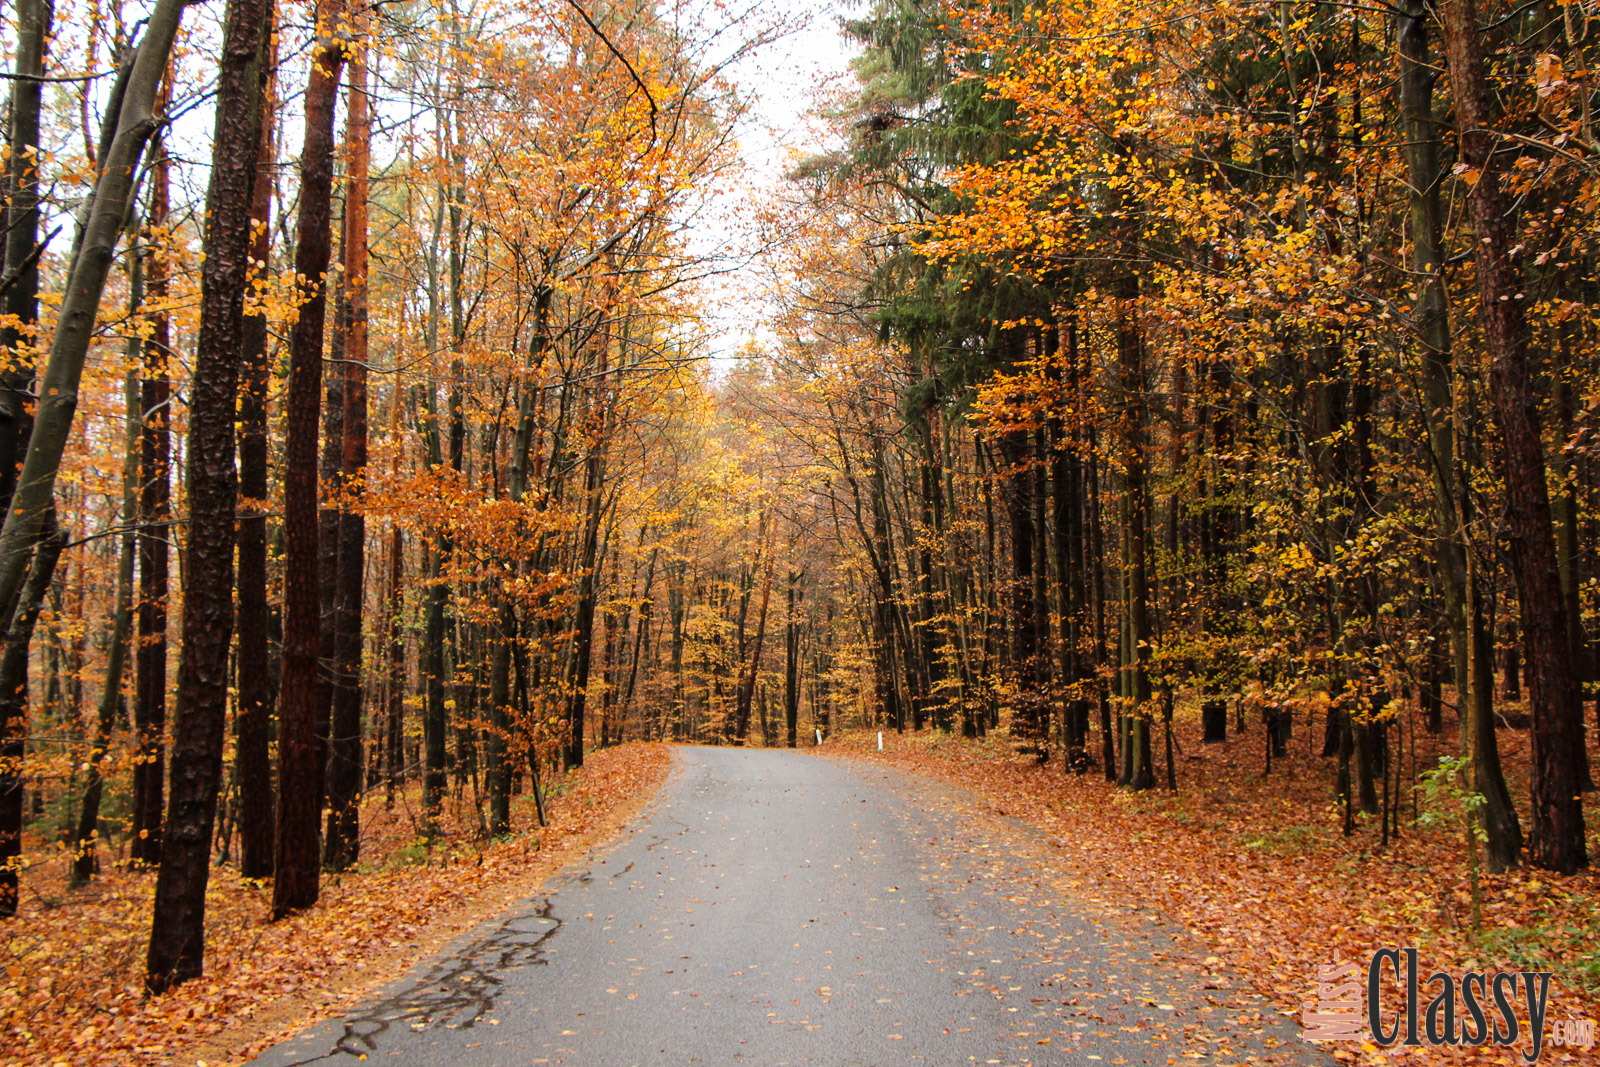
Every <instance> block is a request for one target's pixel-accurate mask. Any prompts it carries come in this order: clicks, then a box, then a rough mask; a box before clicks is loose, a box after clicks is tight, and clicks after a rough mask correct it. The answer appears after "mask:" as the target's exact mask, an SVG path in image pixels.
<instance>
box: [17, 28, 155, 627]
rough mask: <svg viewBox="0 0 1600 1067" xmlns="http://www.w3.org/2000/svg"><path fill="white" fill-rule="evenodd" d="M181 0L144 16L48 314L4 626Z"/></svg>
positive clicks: (67, 422)
mask: <svg viewBox="0 0 1600 1067" xmlns="http://www.w3.org/2000/svg"><path fill="white" fill-rule="evenodd" d="M184 6H185V0H157V3H156V6H155V8H154V9H153V10H152V11H151V12H150V18H149V20H148V21H147V22H146V23H145V32H144V38H143V39H142V40H141V41H140V43H139V45H138V48H137V52H136V54H135V56H134V59H133V62H132V63H131V64H130V65H129V66H128V76H127V78H126V81H125V82H123V83H122V90H121V92H120V93H116V94H114V95H113V101H114V102H119V104H120V106H117V107H116V109H115V116H116V117H115V120H114V122H113V121H111V115H110V113H109V112H108V115H107V119H108V121H107V123H106V130H107V131H110V136H109V137H108V138H106V139H105V140H106V142H107V143H106V149H107V150H106V151H105V152H104V153H103V154H102V155H101V169H100V171H99V176H98V177H97V179H96V181H95V187H94V193H93V194H92V195H91V196H90V197H89V198H88V200H87V201H86V202H85V204H84V207H83V210H82V213H81V214H80V215H79V228H78V236H77V240H76V241H75V247H74V253H73V256H72V261H71V263H70V265H69V267H68V271H67V283H66V286H65V288H64V290H63V293H62V300H61V308H60V312H59V314H58V316H57V319H56V332H55V336H54V337H53V338H52V339H51V342H50V355H49V358H48V360H47V361H46V363H45V370H44V375H43V378H42V380H41V382H40V385H39V390H38V395H39V400H38V403H37V406H36V407H35V410H34V416H33V428H32V432H31V435H30V436H29V439H28V449H27V456H26V458H25V459H24V460H23V462H22V471H21V474H20V475H19V476H18V479H17V488H16V492H15V494H14V495H13V496H12V498H11V505H10V507H9V508H8V510H7V511H6V517H5V525H4V526H3V527H0V612H4V613H6V618H5V620H4V621H6V623H7V624H8V625H9V621H10V620H9V614H10V612H11V611H12V610H13V609H12V607H11V605H14V604H16V603H17V601H18V594H19V593H20V592H21V588H22V585H23V583H24V580H25V578H26V575H27V573H28V560H29V559H30V557H31V555H32V552H33V548H34V546H35V544H36V543H37V541H38V540H39V537H40V534H41V532H42V530H43V529H44V522H45V516H46V515H47V514H48V513H49V512H50V510H51V508H52V507H53V495H54V493H55V483H56V474H57V472H59V471H60V469H61V457H62V454H63V452H64V451H65V449H66V445H67V439H68V437H69V436H70V435H71V432H72V420H73V416H74V414H75V413H76V411H77V407H78V387H79V385H80V383H81V382H82V379H83V368H84V361H85V359H86V357H87V356H88V354H89V345H90V343H91V342H92V341H93V340H94V335H95V321H96V318H97V317H98V314H99V310H100V296H101V294H102V293H103V292H104V290H105V284H106V276H107V274H108V273H109V272H110V269H111V262H112V258H113V256H114V254H115V252H116V246H117V242H118V238H119V237H120V236H121V233H122V228H123V222H124V221H125V220H126V219H127V217H128V207H129V204H130V202H131V201H132V198H133V195H134V191H135V190H134V182H135V180H136V178H137V176H138V173H139V161H140V159H141V158H142V157H143V155H144V149H145V144H146V142H148V141H149V139H150V135H151V133H152V132H154V130H155V127H156V121H155V116H154V107H155V99H156V91H157V88H158V87H159V85H160V83H161V79H162V75H163V73H164V72H165V71H166V68H167V58H168V56H169V55H170V54H171V51H172V41H173V38H174V37H175V36H176V35H177V32H178V23H179V21H180V20H181V18H182V15H183V8H184Z"/></svg>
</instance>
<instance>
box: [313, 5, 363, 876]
mask: <svg viewBox="0 0 1600 1067" xmlns="http://www.w3.org/2000/svg"><path fill="white" fill-rule="evenodd" d="M358 32H360V31H359V29H358ZM366 75H367V70H366V58H365V50H364V46H363V45H361V44H360V43H359V42H358V43H357V45H356V48H355V50H354V51H353V53H352V54H351V58H350V76H349V82H350V85H349V90H348V96H347V101H348V103H347V104H346V116H347V117H346V120H345V121H346V125H345V145H346V152H347V153H348V163H347V170H346V177H345V214H344V250H345V261H344V286H345V308H346V331H345V342H344V359H345V362H344V366H343V367H340V368H336V369H335V373H338V374H340V375H341V376H342V377H343V379H344V396H343V403H344V412H343V414H344V419H343V422H344V438H343V442H342V446H343V447H342V451H341V456H340V482H341V488H342V490H343V493H344V499H343V500H341V501H340V505H339V511H338V516H339V524H338V538H339V542H338V564H337V567H338V569H337V574H336V575H335V593H334V602H333V618H334V649H333V651H334V663H333V678H334V690H333V722H332V728H331V731H330V734H329V738H328V757H329V759H328V839H327V847H326V857H325V860H326V863H327V866H328V868H329V869H330V870H335V871H342V870H345V869H346V868H348V867H350V866H351V865H352V864H354V863H355V861H356V858H357V855H358V851H359V847H360V822H359V818H360V816H359V809H358V807H357V801H358V800H359V798H360V793H361V705H362V689H361V607H362V600H363V597H364V593H365V589H364V579H365V572H366V520H365V519H364V518H363V516H362V513H361V510H360V508H359V503H360V496H361V492H362V486H363V479H364V478H365V477H366V466H367V160H368V154H369V142H370V140H371V132H372V131H371V127H370V125H369V118H368V114H367V84H366V81H367V77H366Z"/></svg>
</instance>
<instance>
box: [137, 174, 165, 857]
mask: <svg viewBox="0 0 1600 1067" xmlns="http://www.w3.org/2000/svg"><path fill="white" fill-rule="evenodd" d="M157 151H158V153H159V155H158V158H157V159H156V160H155V162H154V165H153V166H152V167H151V168H150V217H149V225H150V226H164V225H165V224H166V221H167V210H168V173H167V172H168V160H167V153H166V151H165V146H164V145H162V146H160V147H159V148H158V149H157ZM149 261H150V269H149V284H148V286H147V291H148V293H149V300H150V303H151V304H154V305H160V304H163V303H164V302H165V301H166V299H167V270H168V266H167V260H166V250H165V248H164V247H159V246H154V245H152V246H151V248H150V249H149ZM169 346H170V324H169V322H168V316H167V313H166V311H165V310H164V309H161V308H159V307H158V308H157V309H156V310H155V311H154V313H153V314H152V315H151V316H150V343H149V344H147V345H145V346H144V360H145V378H144V382H143V384H142V387H141V390H142V396H141V398H140V406H141V408H142V409H143V416H144V417H143V425H144V432H143V435H142V439H141V442H140V451H139V461H140V471H141V481H142V484H141V487H140V493H139V526H140V529H139V647H138V651H137V652H136V653H135V657H136V658H135V667H134V674H135V678H134V731H135V734H136V738H135V742H136V744H137V746H138V747H137V751H136V754H135V759H134V765H133V825H132V831H133V840H132V842H131V845H130V847H129V853H130V855H131V856H132V858H133V859H134V860H135V861H136V862H138V863H143V864H146V865H148V866H154V865H155V864H157V863H159V862H160V861H161V818H162V806H163V805H162V801H163V798H164V793H165V786H166V731H167V580H168V566H167V561H168V547H167V546H168V543H169V540H170V538H171V537H172V529H171V528H170V527H169V526H167V525H166V523H167V520H168V518H169V517H170V514H171V513H170V502H171V496H172V488H171V474H172V472H171V467H172V440H171V438H172V433H171V429H170V427H171V425H172V410H171V403H170V401H171V397H172V387H171V383H170V381H169V379H168V373H169V371H168V369H167V368H168V357H169V356H170V355H171V353H170V351H169Z"/></svg>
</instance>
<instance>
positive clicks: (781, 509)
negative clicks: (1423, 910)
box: [0, 0, 1600, 992]
mask: <svg viewBox="0 0 1600 1067" xmlns="http://www.w3.org/2000/svg"><path fill="white" fill-rule="evenodd" d="M4 17H5V28H4V43H5V47H6V50H7V51H8V53H9V65H8V70H9V73H8V74H7V76H6V78H7V80H6V88H7V91H8V92H9V106H8V109H7V111H6V116H7V118H6V125H5V143H6V145H7V146H8V150H7V155H6V160H7V164H6V170H5V173H4V176H3V179H0V182H3V188H0V192H3V195H4V203H5V231H4V232H5V236H4V269H3V271H0V300H3V302H4V305H3V312H4V314H3V317H0V348H3V349H4V352H5V355H4V366H3V367H0V501H3V502H4V504H5V507H6V511H5V521H4V528H3V531H0V611H3V619H4V632H5V635H6V636H5V643H4V649H3V654H0V728H3V745H4V758H3V761H0V856H3V857H4V858H5V859H6V864H5V866H4V868H3V870H0V912H3V913H4V914H5V915H7V916H14V915H17V914H18V912H19V911H22V912H25V911H26V910H27V909H28V907H29V903H28V902H29V899H30V896H29V894H30V886H29V883H30V880H33V879H36V878H38V877H44V875H42V874H39V873H38V872H39V871H41V870H43V868H42V867H37V866H36V865H35V864H34V863H33V862H32V861H30V859H29V856H30V855H34V854H37V853H40V852H48V851H64V852H65V853H66V854H67V857H68V863H67V869H68V877H70V880H71V882H72V884H73V885H81V884H83V883H88V882H91V881H93V880H94V879H95V878H97V877H99V876H100V874H101V871H102V867H103V865H110V864H112V863H115V864H118V865H121V866H124V867H131V868H134V869H140V870H148V871H150V872H151V873H150V874H149V877H148V886H149V892H151V893H153V895H154V905H153V907H154V920H153V924H152V928H151V929H152V934H151V937H150V939H149V944H148V955H147V958H146V960H145V964H144V965H145V975H146V978H145V980H146V984H147V988H148V989H150V990H151V991H153V992H161V991H164V990H166V989H168V988H169V987H171V986H174V985H176V984H178V983H181V982H184V981H186V980H189V979H192V978H195V977H197V976H199V975H200V974H201V973H202V971H203V969H204V959H205V936H204V931H205V929H206V926H205V915H206V901H207V886H208V882H209V881H210V880H212V879H215V878H219V877H223V876H224V874H223V873H221V872H224V871H225V872H226V876H227V877H234V878H237V877H240V876H242V877H244V878H248V879H267V880H270V883H271V890H270V896H271V904H270V908H271V913H272V916H273V917H274V918H281V917H284V916H288V915H291V914H293V913H296V912H300V911H303V910H304V909H306V908H309V907H311V906H312V905H314V904H315V903H316V901H317V899H318V894H319V887H320V885H321V883H322V880H323V879H324V878H325V877H328V876H330V875H332V874H336V873H337V872H341V871H345V870H347V869H351V868H353V867H354V866H356V865H357V864H358V862H359V860H360V849H361V844H362V840H363V837H362V828H363V826H364V825H365V823H364V820H365V819H367V818H368V817H369V816H370V815H371V814H372V813H373V812H375V811H377V810H380V809H383V810H386V809H393V808H394V806H395V805H396V804H401V805H406V806H414V807H415V809H416V810H417V811H418V812H419V813H420V814H419V819H418V828H419V833H420V834H421V835H422V836H424V837H426V836H429V835H433V834H438V833H443V832H444V829H443V813H444V812H445V811H446V810H447V809H448V810H450V811H453V812H457V813H465V815H466V822H467V823H468V824H469V825H470V826H471V827H472V828H473V832H475V833H477V834H479V835H481V836H482V837H484V838H496V837H500V836H503V835H505V834H506V833H507V831H508V829H509V828H510V825H511V805H512V801H513V799H514V798H523V797H531V798H533V799H534V800H535V801H536V804H537V805H538V809H539V811H540V813H541V818H542V813H543V805H544V792H543V791H544V790H545V789H546V787H547V786H549V784H550V783H552V782H555V781H558V780H559V779H560V778H561V776H562V775H564V774H565V773H566V772H567V771H569V770H570V769H572V768H575V767H578V766H581V765H582V764H583V762H584V759H585V754H586V753H592V752H593V751H594V750H595V749H596V748H604V747H607V746H612V745H615V744H618V743H621V742H625V741H630V740H640V739H646V740H670V741H684V742H700V743H712V744H731V745H765V746H788V747H795V746H796V745H807V746H809V745H812V744H816V743H825V739H826V738H827V737H828V736H830V735H831V734H833V733H834V732H836V731H840V730H845V729H849V728H853V727H863V726H865V727H870V728H874V729H885V730H900V731H922V730H927V731H946V732H950V733H952V734H957V735H960V736H964V737H979V736H984V735H990V734H995V733H999V734H1001V735H1003V736H1006V737H1008V738H1010V739H1012V743H1013V744H1014V745H1016V746H1019V747H1023V748H1026V749H1027V750H1028V751H1029V752H1030V753H1032V754H1034V755H1036V756H1037V758H1038V759H1039V761H1041V763H1047V764H1048V765H1050V766H1051V767H1053V768H1055V769H1056V770H1057V771H1058V772H1059V773H1061V774H1069V775H1082V774H1091V773H1092V774H1100V775H1104V777H1105V778H1106V779H1108V780H1113V781H1115V782H1117V783H1120V784H1121V785H1124V786H1126V787H1127V788H1128V789H1130V790H1146V789H1156V788H1166V789H1181V788H1183V782H1182V780H1181V773H1180V772H1181V770H1182V765H1181V763H1179V762H1178V761H1176V760H1175V759H1174V754H1173V750H1174V730H1173V722H1174V718H1175V716H1180V717H1181V716H1191V715H1192V716H1198V717H1199V719H1200V720H1201V721H1202V723H1203V728H1204V734H1205V736H1206V738H1207V739H1208V740H1221V739H1223V738H1226V737H1231V736H1233V735H1234V734H1236V733H1237V732H1239V731H1241V730H1246V731H1254V736H1256V737H1257V738H1259V739H1260V744H1261V745H1262V748H1261V751H1262V759H1263V761H1264V766H1263V770H1264V771H1265V773H1268V774H1270V773H1272V762H1273V760H1274V759H1275V758H1278V759H1281V758H1284V757H1286V756H1287V755H1288V754H1289V746H1290V745H1291V742H1292V741H1294V740H1295V739H1299V741H1300V746H1301V747H1307V746H1309V747H1310V749H1311V750H1312V751H1313V752H1314V753H1315V754H1317V757H1318V759H1319V760H1321V761H1323V763H1324V765H1325V766H1327V767H1331V768H1332V769H1333V773H1332V776H1331V781H1332V783H1333V785H1332V795H1331V796H1330V797H1329V800H1330V801H1331V802H1336V803H1337V804H1338V805H1339V810H1340V819H1341V821H1342V824H1343V828H1344V831H1345V832H1346V833H1350V832H1352V831H1353V830H1354V828H1355V827H1356V826H1357V825H1358V824H1371V823H1376V824H1377V825H1379V826H1380V827H1381V828H1382V831H1383V833H1384V835H1385V839H1387V835H1388V833H1389V830H1390V828H1391V827H1394V828H1395V829H1396V831H1398V829H1399V826H1400V822H1401V819H1402V810H1403V803H1402V801H1403V800H1404V799H1406V798H1409V806H1410V807H1411V809H1412V811H1413V813H1414V811H1415V790H1416V789H1417V788H1418V786H1417V783H1416V773H1417V769H1418V768H1417V762H1418V761H1417V757H1416V753H1415V749H1416V746H1417V745H1418V744H1419V741H1418V737H1419V734H1422V735H1432V736H1434V737H1436V738H1438V739H1439V742H1440V743H1441V744H1443V745H1444V747H1445V748H1447V749H1449V750H1452V751H1455V752H1457V753H1458V756H1459V762H1457V763H1452V764H1450V766H1451V767H1453V768H1455V769H1456V771H1455V772H1453V773H1459V774H1460V775H1461V776H1462V782H1461V788H1463V789H1464V790H1465V791H1466V792H1467V793H1468V794H1470V795H1471V796H1472V797H1474V798H1475V799H1474V801H1473V803H1472V804H1471V805H1470V810H1471V811H1472V812H1473V813H1474V816H1473V817H1474V818H1475V820H1476V821H1477V823H1478V825H1479V829H1478V830H1477V831H1475V836H1474V837H1473V839H1474V840H1479V839H1481V842H1482V845H1483V849H1484V856H1485V863H1486V865H1487V867H1488V868H1489V869H1490V870H1503V869H1505V868H1507V867H1511V866H1516V865H1519V864H1531V865H1534V866H1537V867H1542V868H1548V869H1551V870H1554V871H1558V872H1563V873H1571V872H1573V871H1574V870H1577V869H1579V868H1583V867H1586V866H1588V863H1589V847H1588V844H1587V841H1586V831H1585V822H1584V803H1583V801H1584V799H1585V796H1584V794H1585V792H1586V791H1587V790H1589V789H1591V788H1592V772H1591V768H1590V758H1589V750H1590V745H1589V743H1586V734H1587V732H1588V731H1587V730H1586V725H1585V722H1584V702H1585V701H1586V700H1588V699H1595V700H1596V701H1597V702H1596V704H1595V715H1596V721H1595V730H1596V731H1600V690H1597V689H1596V683H1597V682H1600V674H1597V669H1600V555H1597V551H1596V549H1597V544H1600V537H1597V526H1600V451H1597V449H1600V445H1597V437H1596V421H1595V420H1596V418H1597V413H1600V392H1597V388H1600V386H1597V383H1600V373H1597V367H1596V344H1595V338H1596V334H1597V330H1600V318H1597V315H1600V292H1597V290H1596V269H1595V268H1596V262H1597V259H1596V257H1597V255H1600V248H1596V247H1595V243H1594V235H1595V233H1596V222H1595V213H1596V210H1597V207H1600V140H1597V135H1596V131H1595V126H1594V123H1595V118H1594V116H1593V115H1592V108H1593V106H1594V105H1595V103H1596V96H1595V88H1596V87H1595V86H1591V85H1590V84H1589V82H1590V81H1591V80H1593V77H1594V75H1593V72H1592V71H1590V69H1589V67H1588V57H1589V56H1590V55H1591V54H1595V52H1596V50H1597V48H1600V29H1597V28H1595V27H1592V26H1591V15H1590V13H1589V10H1588V8H1587V7H1586V6H1584V5H1581V4H1578V3H1554V2H1541V0H1536V2H1533V3H1529V4H1518V5H1512V4H1509V3H1504V2H1495V3H1484V4H1482V5H1480V4H1479V3H1478V2H1477V0H1437V2H1435V3H1428V2H1425V0H1394V2H1393V3H1389V4H1381V5H1372V6H1362V5H1333V4H1322V3H1309V2H1297V0H1274V2H1250V0H1246V2H1233V0H1157V2H1153V3H1144V4H1130V3H1126V2H1116V3H1113V2H1109V0H1049V2H1045V3H1042V4H1039V5H1037V6H1031V5H1028V6H1025V5H1020V4H1006V3H992V4H971V5H940V4H934V3H928V4H916V3H909V2H890V0H878V2H876V3H874V4H872V5H870V6H868V7H866V8H862V9H860V10H856V11H854V12H852V13H850V14H849V15H848V16H847V18H846V19H845V21H844V24H843V30H844V32H845V33H846V34H847V35H848V36H849V37H850V38H851V39H852V40H853V41H854V42H855V43H856V45H857V47H858V48H859V55H858V58H857V59H856V60H855V64H854V65H855V74H856V77H855V78H854V79H853V80H852V81H851V82H850V83H849V84H848V85H834V86H830V87H828V88H827V89H826V91H824V92H822V93H821V94H819V98H818V100H817V103H816V112H815V115H816V120H817V122H818V123H820V124H821V125H822V126H824V127H825V128H826V131H827V135H826V138H825V143H822V144H818V145H814V146H812V148H811V149H810V150H809V151H808V152H807V153H806V154H803V155H796V156H795V157H794V158H793V159H792V160H791V161H790V163H789V166H788V169H787V173H786V175H785V176H784V178H783V179H782V180H781V181H777V182H774V183H772V185H771V187H770V188H766V189H763V190H762V195H761V196H760V198H759V202H758V203H757V204H756V205H755V208H756V218H755V221H754V223H753V224H752V226H753V228H754V230H755V231H756V232H755V233H754V235H753V236H754V237H755V239H756V241H757V243H758V244H759V246H760V249H761V254H760V255H759V256H758V257H756V258H754V259H753V260H752V261H750V262H749V263H746V264H744V265H742V266H741V267H740V270H742V272H743V273H742V278H743V279H744V283H745V284H746V287H747V291H748V292H749V293H752V294H759V303H760V306H761V307H762V308H763V311H762V314H761V316H760V320H761V321H759V322H756V323H752V325H751V329H750V332H749V334H748V337H747V338H746V339H745V340H744V341H743V343H742V345H741V346H740V347H738V348H737V350H736V351H735V350H733V349H719V347H718V343H717V341H716V335H715V330H714V329H713V326H712V320H713V319H714V318H715V316H716V314H717V311H716V305H717V304H718V302H719V301H721V300H725V299H726V294H725V293H724V292H723V290H722V289H721V288H720V286H721V285H722V284H723V282H722V278H723V276H724V275H726V274H727V273H728V272H729V270H730V269H732V268H730V267H729V265H728V260H727V259H726V258H725V257H723V256H721V255H720V254H719V253H716V252H707V251H705V248H706V242H705V241H703V240H700V239H698V238H697V234H701V233H703V232H704V231H706V230H707V229H708V228H715V227H716V226H720V225H726V224H727V223H726V220H723V219H719V218H718V217H717V215H718V211H717V209H716V208H715V207H714V203H713V200H714V198H713V195H712V194H713V191H714V190H717V189H718V188H720V187H726V186H728V185H730V184H731V183H734V182H735V181H737V180H741V179H740V178H739V175H740V174H741V172H742V171H741V168H742V167H743V166H744V163H743V161H742V157H741V150H740V143H739V133H738V131H739V130H740V129H741V128H742V124H743V123H744V122H745V121H746V118H747V113H748V111H749V109H750V106H751V104H750V100H749V98H748V96H747V95H746V94H744V93H743V91H742V90H741V88H740V87H739V85H738V84H737V83H736V80H735V78H734V76H733V74H732V71H733V69H734V68H735V66H737V64H739V63H740V62H741V61H742V60H744V59H745V58H747V57H749V56H752V55H758V54H759V53H760V50H761V49H762V48H763V47H765V46H766V45H767V44H768V43H769V42H771V41H772V40H774V39H777V38H780V37H782V36H783V34H784V33H785V32H787V26H786V24H785V17H777V16H772V15H769V14H764V13H762V12H760V11H759V10H757V11H755V12H753V13H750V14H747V15H743V16H738V17H735V16H733V15H730V14H729V13H728V12H726V11H724V10H721V9H716V8H708V9H707V10H704V11H702V10H700V9H699V8H698V7H695V6H691V5H685V4H682V3H680V2H679V0H663V2H660V3H607V4H590V3H582V2H579V0H567V2H564V3H557V2H553V0H552V2H543V0H478V2H473V3H467V2H464V0H440V2H437V3H434V4H422V3H416V2H402V3H392V4H366V3H362V2H361V0H322V2H320V3H293V4H289V3H285V4H274V3H273V2H272V0H230V2H229V3H228V4H227V5H226V7H225V9H224V6H223V5H221V4H213V5H188V4H185V3H184V2H183V0H152V2H150V3H123V2H121V0H56V3H54V4H53V5H52V3H51V0H16V2H15V3H13V4H10V5H7V7H6V10H5V16H4ZM763 20H765V21H763ZM1591 37H1593V38H1594V39H1595V42H1596V43H1595V44H1590V43H1589V41H1590V38H1591ZM747 299H756V298H755V297H747ZM1507 731H1512V732H1515V731H1526V732H1527V734H1528V738H1529V746H1530V757H1529V773H1528V775H1527V785H1526V787H1525V788H1517V789H1515V790H1513V788H1512V787H1511V786H1510V785H1508V776H1507V774H1506V772H1505V770H1504V769H1503V767H1502V761H1501V758H1500V745H1501V744H1502V742H1501V740H1500V739H1501V737H1502V736H1503V735H1504V734H1505V732H1507ZM452 825H456V824H452ZM1335 832H1337V831H1335ZM51 877H54V875H53V874H52V875H51ZM59 888H60V887H59V886H58V887H55V889H59ZM52 891H53V892H54V890H52Z"/></svg>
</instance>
